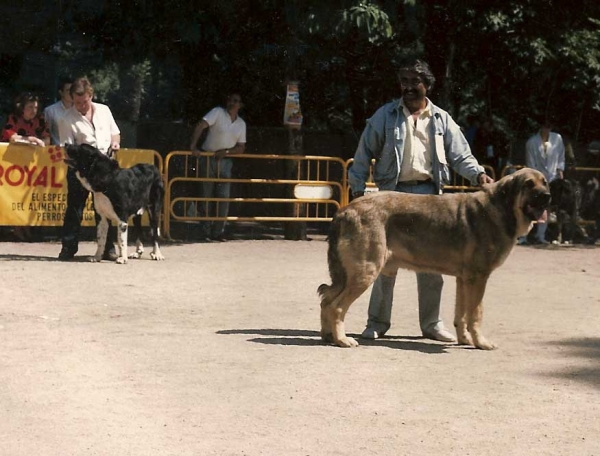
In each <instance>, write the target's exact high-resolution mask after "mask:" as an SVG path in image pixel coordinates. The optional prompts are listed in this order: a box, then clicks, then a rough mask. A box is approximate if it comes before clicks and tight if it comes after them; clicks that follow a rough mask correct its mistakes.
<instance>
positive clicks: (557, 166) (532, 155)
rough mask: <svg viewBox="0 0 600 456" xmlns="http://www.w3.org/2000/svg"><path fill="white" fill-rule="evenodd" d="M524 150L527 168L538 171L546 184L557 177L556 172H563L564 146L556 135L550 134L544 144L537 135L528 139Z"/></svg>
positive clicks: (560, 138)
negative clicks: (544, 178)
mask: <svg viewBox="0 0 600 456" xmlns="http://www.w3.org/2000/svg"><path fill="white" fill-rule="evenodd" d="M525 149H526V154H525V162H526V164H527V166H528V167H529V168H533V169H537V170H538V171H540V172H541V173H542V174H543V175H544V177H546V180H547V181H548V182H552V181H553V180H554V179H556V178H557V177H558V170H561V171H564V170H565V146H564V144H563V140H562V136H560V135H559V134H558V133H553V132H550V134H549V135H548V141H547V142H546V143H545V144H544V142H543V141H542V137H541V135H540V134H539V133H537V134H535V135H533V136H532V137H531V138H529V140H528V141H527V144H526V146H525Z"/></svg>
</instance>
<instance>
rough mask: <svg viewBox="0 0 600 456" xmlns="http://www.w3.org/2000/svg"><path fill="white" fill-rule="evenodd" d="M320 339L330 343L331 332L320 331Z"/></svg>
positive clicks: (331, 338) (331, 340) (331, 339)
mask: <svg viewBox="0 0 600 456" xmlns="http://www.w3.org/2000/svg"><path fill="white" fill-rule="evenodd" d="M321 340H322V341H323V342H325V343H328V344H330V343H332V342H333V334H332V333H321Z"/></svg>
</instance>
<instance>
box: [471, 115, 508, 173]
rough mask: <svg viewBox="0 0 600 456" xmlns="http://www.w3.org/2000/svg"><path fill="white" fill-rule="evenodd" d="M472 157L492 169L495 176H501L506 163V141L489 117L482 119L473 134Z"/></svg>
mask: <svg viewBox="0 0 600 456" xmlns="http://www.w3.org/2000/svg"><path fill="white" fill-rule="evenodd" d="M473 155H475V158H476V159H477V160H478V161H479V162H480V163H482V164H484V165H489V166H491V167H492V168H494V171H495V172H496V174H498V175H501V174H502V168H503V167H504V166H506V164H507V162H508V141H507V139H506V136H505V135H504V134H503V133H502V131H500V129H498V128H497V127H496V125H495V124H494V120H493V119H492V118H491V117H488V118H486V119H484V121H483V123H482V124H481V127H479V128H478V129H477V132H476V133H475V136H474V141H473Z"/></svg>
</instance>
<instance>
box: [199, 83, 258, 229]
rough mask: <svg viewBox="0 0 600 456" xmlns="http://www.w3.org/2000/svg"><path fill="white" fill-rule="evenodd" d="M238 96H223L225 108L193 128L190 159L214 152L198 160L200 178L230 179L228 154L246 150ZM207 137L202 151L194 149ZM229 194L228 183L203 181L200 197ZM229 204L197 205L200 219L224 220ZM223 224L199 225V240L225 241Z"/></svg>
mask: <svg viewBox="0 0 600 456" xmlns="http://www.w3.org/2000/svg"><path fill="white" fill-rule="evenodd" d="M242 106H243V105H242V97H241V95H240V94H239V93H238V92H230V93H229V95H228V96H227V99H226V103H225V107H216V108H213V109H212V110H211V111H210V112H209V113H208V114H206V115H205V116H204V117H203V118H202V120H201V121H200V122H199V123H198V125H196V128H195V129H194V133H193V134H192V139H191V141H190V150H191V151H192V154H193V155H194V156H200V154H201V150H202V151H208V152H214V155H213V156H211V157H208V158H207V157H203V158H202V159H201V160H199V162H200V164H199V168H200V173H201V174H200V175H201V177H208V178H212V179H214V178H219V179H231V176H232V174H231V171H232V168H233V161H232V159H231V158H229V156H230V155H236V154H243V153H244V151H245V148H246V122H244V120H243V119H242V118H241V117H240V116H239V111H240V109H241V108H242ZM206 129H208V134H207V136H206V139H205V140H204V143H203V145H202V149H201V150H200V149H199V148H198V140H199V139H200V137H201V136H202V133H203V132H204V130H206ZM230 193H231V183H230V182H203V183H202V195H201V196H202V197H203V198H229V195H230ZM228 212H229V202H227V201H219V202H216V203H215V202H207V203H206V205H205V204H202V205H201V206H200V214H201V216H203V217H205V216H212V217H215V216H217V217H227V214H228ZM224 228H225V221H222V220H219V221H212V222H201V224H200V229H201V232H202V237H205V238H207V239H208V240H212V241H225V238H224V236H223V230H224Z"/></svg>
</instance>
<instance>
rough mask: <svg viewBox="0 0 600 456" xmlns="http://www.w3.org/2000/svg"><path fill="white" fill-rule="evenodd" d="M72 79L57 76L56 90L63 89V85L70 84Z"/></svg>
mask: <svg viewBox="0 0 600 456" xmlns="http://www.w3.org/2000/svg"><path fill="white" fill-rule="evenodd" d="M72 83H73V78H72V77H70V76H64V75H63V76H59V78H58V87H57V89H58V90H59V91H60V90H62V89H63V88H64V87H65V84H72Z"/></svg>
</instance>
